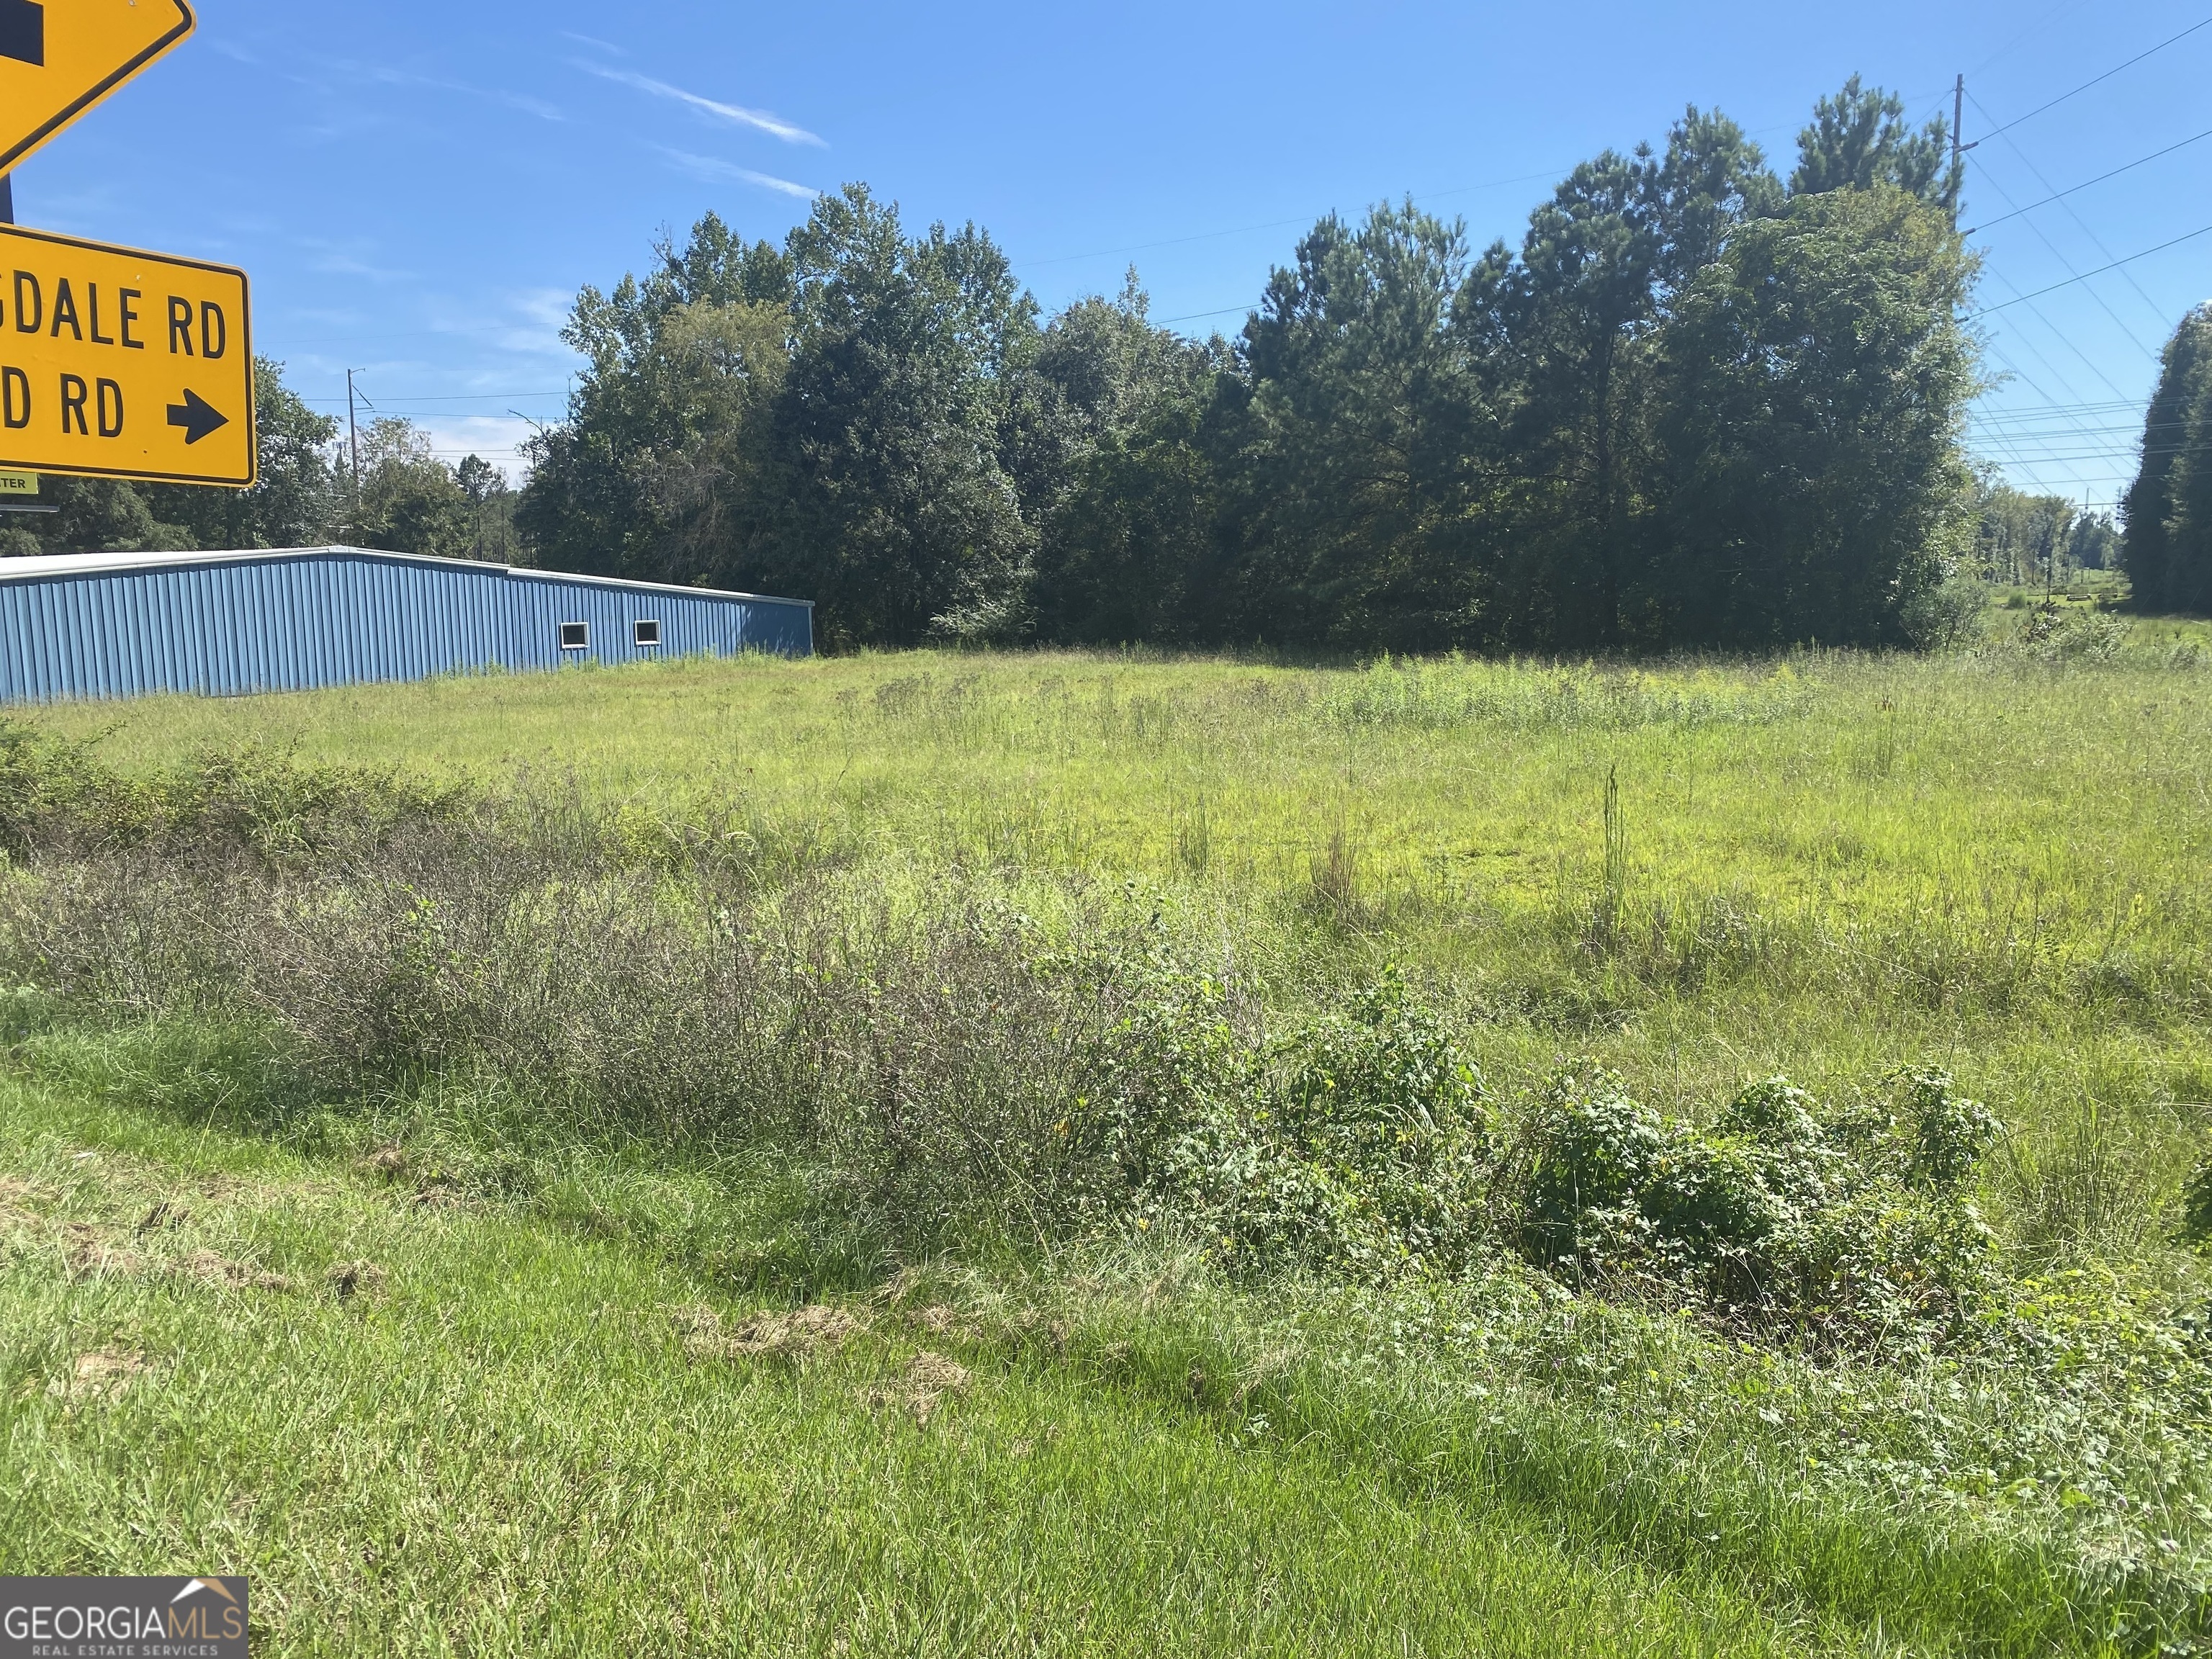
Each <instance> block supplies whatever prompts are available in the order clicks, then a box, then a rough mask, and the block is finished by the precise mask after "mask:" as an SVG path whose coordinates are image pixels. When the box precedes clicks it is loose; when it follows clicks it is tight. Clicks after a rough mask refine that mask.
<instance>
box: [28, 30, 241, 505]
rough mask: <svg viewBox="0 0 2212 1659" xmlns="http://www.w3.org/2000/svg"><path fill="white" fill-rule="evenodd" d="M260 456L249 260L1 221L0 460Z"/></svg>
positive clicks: (162, 462) (180, 475)
mask: <svg viewBox="0 0 2212 1659" xmlns="http://www.w3.org/2000/svg"><path fill="white" fill-rule="evenodd" d="M4 3H5V0H0V4H4ZM254 456H255V445H254V441H253V337H252V319H251V317H250V315H249V313H248V312H247V309H246V273H245V272H244V271H242V270H232V269H231V268H230V267H228V265H210V264H201V263H200V262H199V261H198V260H197V259H177V258H171V257H170V256H169V255H167V254H166V253H141V252H138V251H137V250H136V249H135V248H127V247H110V246H106V244H105V243H100V242H81V241H78V240H76V238H74V237H70V236H56V235H54V234H52V233H50V232H47V231H43V230H24V229H21V228H18V227H15V226H11V225H0V471H4V470H11V469H16V468H20V469H21V470H23V471H33V472H76V473H83V474H88V475H90V476H93V477H110V478H150V479H154V480H156V481H160V482H164V483H210V484H234V485H240V486H243V485H246V484H250V483H252V482H253V474H254Z"/></svg>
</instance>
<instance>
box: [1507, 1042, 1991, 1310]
mask: <svg viewBox="0 0 2212 1659" xmlns="http://www.w3.org/2000/svg"><path fill="white" fill-rule="evenodd" d="M1905 1106H1906V1110H1905V1114H1904V1115H1903V1121H1902V1122H1901V1124H1900V1123H1897V1122H1893V1121H1891V1120H1889V1119H1888V1118H1887V1116H1881V1117H1869V1115H1864V1114H1861V1115H1857V1116H1856V1117H1854V1116H1850V1115H1834V1116H1832V1117H1831V1118H1829V1119H1828V1120H1826V1121H1824V1120H1823V1118H1822V1116H1821V1115H1820V1114H1819V1113H1818V1112H1817V1111H1816V1109H1815V1103H1814V1101H1813V1100H1812V1099H1811V1097H1809V1096H1808V1095H1807V1094H1806V1093H1805V1092H1804V1091H1802V1090H1800V1089H1798V1088H1796V1086H1795V1085H1792V1084H1790V1081H1789V1080H1788V1079H1785V1078H1770V1079H1766V1080H1765V1081H1764V1082H1761V1083H1755V1084H1753V1085H1751V1086H1750V1087H1749V1088H1747V1089H1746V1090H1744V1091H1742V1092H1741V1094H1739V1095H1738V1096H1737V1097H1735V1100H1733V1101H1732V1102H1730V1103H1729V1105H1728V1107H1727V1109H1725V1110H1723V1112H1722V1113H1721V1114H1720V1115H1719V1117H1718V1118H1717V1121H1715V1123H1714V1124H1713V1127H1711V1129H1710V1130H1699V1129H1698V1128H1696V1127H1693V1126H1692V1125H1690V1124H1687V1123H1684V1122H1680V1121H1672V1120H1668V1119H1666V1118H1663V1117H1662V1116H1661V1115H1659V1114H1658V1113H1656V1112H1655V1111H1653V1110H1651V1109H1650V1108H1649V1107H1646V1106H1644V1105H1643V1104H1641V1103H1638V1102H1637V1101H1635V1100H1633V1099H1632V1098H1630V1097H1629V1096H1628V1094H1627V1092H1626V1089H1625V1088H1624V1086H1623V1085H1622V1084H1621V1082H1620V1079H1619V1078H1617V1077H1615V1076H1613V1074H1612V1073H1607V1072H1604V1071H1602V1070H1597V1071H1589V1072H1570V1073H1564V1074H1562V1075H1561V1076H1560V1077H1559V1078H1558V1079H1555V1080H1554V1081H1553V1084H1552V1085H1551V1087H1550V1089H1549V1090H1548V1091H1547V1092H1546V1094H1545V1096H1544V1097H1543V1098H1542V1100H1541V1102H1540V1103H1539V1104H1538V1107H1537V1109H1536V1111H1535V1112H1534V1114H1533V1115H1532V1116H1531V1118H1530V1120H1529V1121H1528V1126H1527V1129H1526V1133H1525V1139H1526V1152H1527V1156H1526V1160H1525V1161H1526V1167H1527V1171H1528V1172H1527V1176H1526V1178H1525V1181H1524V1183H1523V1188H1522V1206H1521V1213H1520V1218H1519V1226H1518V1232H1519V1237H1520V1240H1521V1243H1522V1249H1523V1250H1524V1252H1525V1253H1526V1254H1527V1255H1528V1256H1529V1257H1530V1259H1531V1260H1533V1261H1535V1262H1536V1263H1538V1264H1539V1265H1541V1266H1543V1267H1548V1268H1550V1269H1552V1270H1553V1271H1554V1272H1557V1273H1565V1274H1567V1275H1568V1276H1570V1277H1572V1278H1575V1279H1580V1280H1584V1281H1590V1282H1595V1283H1599V1284H1604V1283H1607V1282H1623V1281H1626V1282H1628V1283H1638V1282H1641V1283H1643V1284H1644V1285H1649V1286H1653V1287H1656V1288H1660V1289H1662V1290H1665V1291H1670V1292H1672V1293H1674V1294H1675V1295H1678V1296H1688V1297H1694V1298H1697V1299H1699V1300H1702V1301H1704V1302H1706V1303H1708V1304H1711V1305H1712V1306H1714V1307H1716V1308H1717V1309H1720V1310H1724V1311H1727V1312H1729V1313H1730V1314H1732V1315H1735V1316H1738V1317H1741V1318H1743V1319H1747V1320H1751V1321H1753V1322H1760V1323H1770V1324H1771V1323H1777V1322H1778V1323H1781V1324H1784V1325H1787V1326H1790V1327H1794V1328H1800V1329H1802V1330H1804V1331H1806V1332H1808V1333H1809V1334H1814V1335H1815V1336H1817V1337H1821V1338H1833V1339H1844V1338H1846V1337H1850V1336H1854V1335H1863V1334H1873V1333H1876V1332H1879V1331H1881V1330H1882V1329H1884V1328H1888V1327H1891V1326H1893V1325H1895V1324H1896V1323H1897V1322H1899V1321H1900V1320H1910V1321H1916V1322H1927V1321H1931V1320H1946V1321H1949V1322H1952V1323H1953V1324H1954V1326H1955V1324H1956V1322H1957V1320H1958V1318H1959V1316H1960V1313H1961V1311H1962V1310H1963V1309H1964V1307H1965V1305H1966V1299H1967V1298H1968V1297H1970V1296H1971V1295H1972V1293H1973V1292H1974V1291H1976V1290H1977V1289H1978V1288H1979V1287H1980V1285H1982V1283H1983V1279H1984V1275H1985V1273H1986V1261H1987V1256H1988V1243H1989V1239H1988V1235H1987V1233H1986V1231H1985V1230H1984V1229H1983V1227H1982V1226H1981V1224H1980V1222H1979V1220H1978V1218H1976V1216H1975V1214H1974V1212H1973V1209H1972V1206H1971V1205H1969V1204H1968V1203H1967V1202H1966V1198H1965V1196H1964V1193H1965V1189H1966V1184H1967V1182H1969V1180H1970V1179H1971V1177H1972V1174H1973V1172H1974V1170H1975V1167H1976V1164H1977V1162H1978V1159H1979V1158H1980V1157H1981V1155H1982V1153H1983V1152H1984V1151H1986V1149H1987V1148H1988V1146H1989V1145H1990V1142H1991V1140H1992V1139H1994V1138H1995V1135H1996V1129H1997V1124H1996V1119H1995V1117H1994V1116H1993V1115H1991V1114H1990V1112H1989V1111H1988V1109H1986V1108H1985V1107H1983V1106H1982V1105H1981V1104H1979V1103H1978V1102H1974V1101H1971V1100H1966V1099H1963V1098H1960V1097H1958V1096H1956V1095H1955V1094H1954V1092H1953V1091H1952V1089H1951V1085H1950V1080H1949V1079H1948V1078H1946V1077H1943V1076H1942V1075H1941V1074H1940V1073H1921V1074H1916V1075H1913V1076H1912V1077H1911V1078H1909V1079H1906V1080H1905Z"/></svg>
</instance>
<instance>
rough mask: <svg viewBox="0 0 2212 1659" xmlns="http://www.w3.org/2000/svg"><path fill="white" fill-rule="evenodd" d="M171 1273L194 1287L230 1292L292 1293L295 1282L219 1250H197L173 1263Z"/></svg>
mask: <svg viewBox="0 0 2212 1659" xmlns="http://www.w3.org/2000/svg"><path fill="white" fill-rule="evenodd" d="M169 1271H170V1272H172V1273H175V1274H176V1275H177V1276H178V1277H179V1279H191V1281H192V1282H193V1283H194V1284H197V1285H210V1286H212V1287H214V1288H216V1289H217V1290H227V1291H289V1290H290V1289H291V1288H292V1281H291V1280H290V1279H287V1278H286V1277H285V1276H284V1275H283V1273H270V1272H269V1271H268V1270H266V1269H265V1268H261V1267H255V1266H254V1265H253V1264H252V1262H250V1261H233V1260H232V1259H231V1258H230V1257H228V1256H227V1255H223V1254H222V1252H221V1251H219V1250H194V1251H193V1252H192V1253H191V1255H187V1256H184V1257H181V1258H180V1259H179V1260H178V1261H174V1262H173V1263H171V1264H169Z"/></svg>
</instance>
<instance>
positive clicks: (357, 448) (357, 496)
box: [346, 369, 361, 536]
mask: <svg viewBox="0 0 2212 1659" xmlns="http://www.w3.org/2000/svg"><path fill="white" fill-rule="evenodd" d="M346 439H347V442H348V444H349V447H350V448H351V449H352V451H353V526H352V527H353V532H354V534H355V535H356V536H358V535H359V534H360V533H361V425H360V422H357V421H356V420H355V419H354V412H353V370H351V369H348V370H346Z"/></svg>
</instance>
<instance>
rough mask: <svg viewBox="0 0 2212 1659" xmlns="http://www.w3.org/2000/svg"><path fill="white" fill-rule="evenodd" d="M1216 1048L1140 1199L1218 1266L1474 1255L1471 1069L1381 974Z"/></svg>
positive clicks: (1372, 1262) (1375, 1271)
mask: <svg viewBox="0 0 2212 1659" xmlns="http://www.w3.org/2000/svg"><path fill="white" fill-rule="evenodd" d="M1218 1058H1220V1059H1221V1060H1225V1061H1227V1062H1228V1063H1227V1064H1226V1065H1224V1066H1221V1067H1220V1068H1219V1069H1218V1070H1216V1071H1215V1072H1214V1073H1212V1075H1211V1077H1210V1078H1209V1079H1208V1086H1206V1087H1205V1088H1204V1089H1203V1090H1201V1091H1194V1093H1193V1096H1192V1097H1191V1098H1192V1103H1194V1105H1196V1106H1197V1107H1198V1108H1199V1111H1198V1115H1196V1116H1195V1117H1194V1119H1193V1120H1192V1121H1190V1122H1188V1124H1187V1125H1186V1126H1184V1127H1182V1130H1181V1131H1180V1133H1176V1134H1174V1135H1173V1136H1172V1138H1171V1139H1170V1140H1169V1142H1168V1143H1167V1146H1166V1149H1165V1153H1164V1157H1163V1158H1161V1160H1160V1163H1159V1165H1158V1170H1157V1173H1156V1176H1155V1178H1154V1180H1153V1181H1152V1184H1151V1190H1150V1193H1149V1194H1148V1196H1149V1198H1150V1200H1151V1201H1152V1203H1153V1204H1154V1205H1156V1206H1158V1209H1159V1210H1160V1211H1161V1212H1164V1213H1165V1214H1168V1215H1170V1216H1172V1217H1174V1218H1177V1219H1178V1220H1180V1221H1182V1223H1183V1224H1185V1225H1188V1226H1190V1227H1192V1228H1193V1229H1194V1230H1195V1231H1199V1232H1200V1234H1201V1236H1202V1237H1205V1238H1206V1239H1207V1240H1208V1241H1209V1243H1211V1245H1212V1247H1213V1248H1214V1249H1218V1252H1219V1253H1220V1255H1222V1257H1223V1258H1225V1260H1226V1261H1228V1262H1229V1263H1230V1264H1231V1266H1232V1267H1238V1268H1277V1267H1292V1266H1300V1267H1322V1268H1333V1269H1336V1270H1339V1271H1344V1272H1349V1273H1353V1274H1355V1275H1357V1276H1359V1277H1363V1278H1369V1279H1380V1278H1384V1277H1388V1276H1390V1275H1392V1274H1395V1273H1400V1272H1403V1271H1407V1270H1409V1269H1411V1270H1414V1271H1420V1272H1429V1273H1454V1272H1456V1271H1458V1270H1460V1269H1461V1268H1462V1267H1465V1266H1466V1265H1467V1264H1468V1261H1470V1260H1471V1259H1472V1258H1473V1257H1474V1255H1476V1254H1477V1253H1478V1251H1479V1249H1480V1240H1481V1237H1482V1233H1483V1216H1482V1211H1481V1206H1480V1199H1481V1192H1482V1177H1483V1172H1484V1169H1485V1164H1486V1158H1485V1156H1484V1150H1485V1143H1484V1129H1485V1122H1484V1115H1483V1110H1482V1084H1481V1080H1480V1078H1479V1076H1478V1075H1477V1074H1476V1072H1475V1069H1474V1066H1473V1064H1472V1063H1471V1062H1470V1061H1468V1060H1467V1059H1466V1057H1465V1056H1464V1055H1463V1054H1461V1052H1460V1051H1459V1048H1457V1046H1456V1045H1455V1043H1454V1042H1453V1041H1452V1039H1451V1037H1450V1036H1449V1033H1448V1032H1447V1031H1446V1030H1445V1028H1444V1025H1443V1022H1442V1020H1441V1019H1439V1018H1438V1017H1437V1015H1436V1014H1435V1013H1434V1012H1431V1011H1430V1010H1429V1009H1427V1008H1425V1007H1423V1006H1421V1005H1419V1003H1417V1002H1416V1001H1414V1000H1413V999H1412V998H1411V997H1410V996H1409V995H1408V994H1407V990H1406V987H1405V985H1404V983H1403V981H1401V979H1400V977H1399V976H1398V975H1397V974H1396V973H1395V971H1386V972H1385V973H1384V974H1383V976H1382V977H1381V978H1380V979H1378V980H1377V981H1376V982H1375V983H1374V984H1372V985H1370V986H1369V987H1367V988H1366V989H1364V991H1363V992H1361V993H1360V994H1358V996H1357V997H1356V998H1355V999H1354V1000H1353V1002H1352V1007H1351V1008H1350V1010H1349V1011H1348V1012H1345V1013H1343V1014H1341V1015H1338V1016H1334V1017H1331V1018H1324V1019H1322V1020H1320V1021H1317V1022H1316V1023H1315V1024H1311V1025H1309V1026H1306V1027H1304V1028H1303V1029H1301V1030H1297V1031H1296V1032H1294V1033H1293V1034H1291V1036H1287V1037H1285V1038H1284V1039H1282V1040H1281V1041H1280V1042H1277V1043H1276V1044H1274V1045H1273V1048H1272V1050H1271V1052H1269V1053H1268V1054H1266V1055H1265V1056H1264V1057H1249V1056H1248V1057H1243V1058H1238V1057H1234V1056H1231V1055H1229V1054H1221V1055H1220V1056H1218ZM1147 1219H1149V1218H1147Z"/></svg>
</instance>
